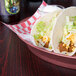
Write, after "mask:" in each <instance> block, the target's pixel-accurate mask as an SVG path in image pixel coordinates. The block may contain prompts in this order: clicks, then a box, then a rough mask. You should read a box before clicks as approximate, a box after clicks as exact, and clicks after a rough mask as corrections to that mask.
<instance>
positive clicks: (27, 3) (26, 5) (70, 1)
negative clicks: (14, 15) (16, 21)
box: [21, 0, 76, 19]
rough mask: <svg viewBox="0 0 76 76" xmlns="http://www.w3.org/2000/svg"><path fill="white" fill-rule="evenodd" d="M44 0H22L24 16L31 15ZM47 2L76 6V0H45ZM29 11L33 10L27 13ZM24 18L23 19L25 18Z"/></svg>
mask: <svg viewBox="0 0 76 76" xmlns="http://www.w3.org/2000/svg"><path fill="white" fill-rule="evenodd" d="M42 1H43V0H21V11H23V12H21V14H22V15H24V16H22V17H23V18H25V17H27V16H31V15H32V14H33V13H34V12H35V11H36V10H37V8H38V7H39V5H40V4H41V3H42ZM44 1H45V2H46V3H47V4H50V5H53V4H54V5H55V4H56V5H62V6H64V7H69V6H76V0H44ZM25 10H26V11H25ZM27 11H29V12H31V13H28V14H27ZM25 15H26V16H25ZM23 18H22V19H23Z"/></svg>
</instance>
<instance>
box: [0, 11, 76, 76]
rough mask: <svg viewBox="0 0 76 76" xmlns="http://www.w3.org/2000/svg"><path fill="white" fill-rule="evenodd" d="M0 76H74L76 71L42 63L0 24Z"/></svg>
mask: <svg viewBox="0 0 76 76" xmlns="http://www.w3.org/2000/svg"><path fill="white" fill-rule="evenodd" d="M27 13H28V11H27ZM0 76H76V70H72V69H67V68H63V67H59V66H56V65H54V64H50V63H48V62H45V61H43V60H42V59H40V58H39V57H37V56H35V55H34V54H33V53H32V52H31V51H30V50H29V48H28V47H27V45H26V44H25V43H24V42H23V41H22V40H21V39H19V38H18V36H17V35H16V34H15V33H13V32H12V31H11V30H10V29H9V28H7V27H6V26H5V25H3V24H0Z"/></svg>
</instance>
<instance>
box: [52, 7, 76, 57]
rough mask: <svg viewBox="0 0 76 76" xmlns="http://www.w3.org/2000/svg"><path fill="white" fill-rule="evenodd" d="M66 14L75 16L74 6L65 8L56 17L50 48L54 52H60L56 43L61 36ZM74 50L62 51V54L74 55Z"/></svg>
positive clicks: (75, 8) (75, 9)
mask: <svg viewBox="0 0 76 76" xmlns="http://www.w3.org/2000/svg"><path fill="white" fill-rule="evenodd" d="M66 16H76V7H74V6H73V7H68V8H66V9H65V10H64V11H63V12H62V13H61V14H60V15H59V16H58V18H57V20H56V23H55V25H54V28H53V33H52V48H53V49H54V52H55V53H60V51H59V49H58V45H59V42H60V39H61V37H62V36H63V30H64V25H65V23H66ZM75 52H76V50H75V51H74V52H66V51H64V52H62V54H65V53H66V55H69V56H72V55H74V54H75Z"/></svg>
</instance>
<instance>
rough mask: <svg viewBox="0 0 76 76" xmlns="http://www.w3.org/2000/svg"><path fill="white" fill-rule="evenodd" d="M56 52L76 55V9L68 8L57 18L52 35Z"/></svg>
mask: <svg viewBox="0 0 76 76" xmlns="http://www.w3.org/2000/svg"><path fill="white" fill-rule="evenodd" d="M52 45H53V48H54V52H56V53H61V54H66V55H69V56H72V55H74V54H75V53H76V7H68V8H66V9H65V10H64V11H63V12H62V13H61V14H60V15H59V16H58V18H57V21H56V24H55V26H54V29H53V33H52Z"/></svg>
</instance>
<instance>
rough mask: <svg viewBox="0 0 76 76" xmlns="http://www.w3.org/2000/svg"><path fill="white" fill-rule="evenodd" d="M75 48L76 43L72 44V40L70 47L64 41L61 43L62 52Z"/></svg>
mask: <svg viewBox="0 0 76 76" xmlns="http://www.w3.org/2000/svg"><path fill="white" fill-rule="evenodd" d="M73 48H74V45H73V44H72V42H70V45H69V47H67V46H66V44H64V43H63V42H60V43H59V50H60V52H63V51H67V52H72V51H73Z"/></svg>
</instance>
